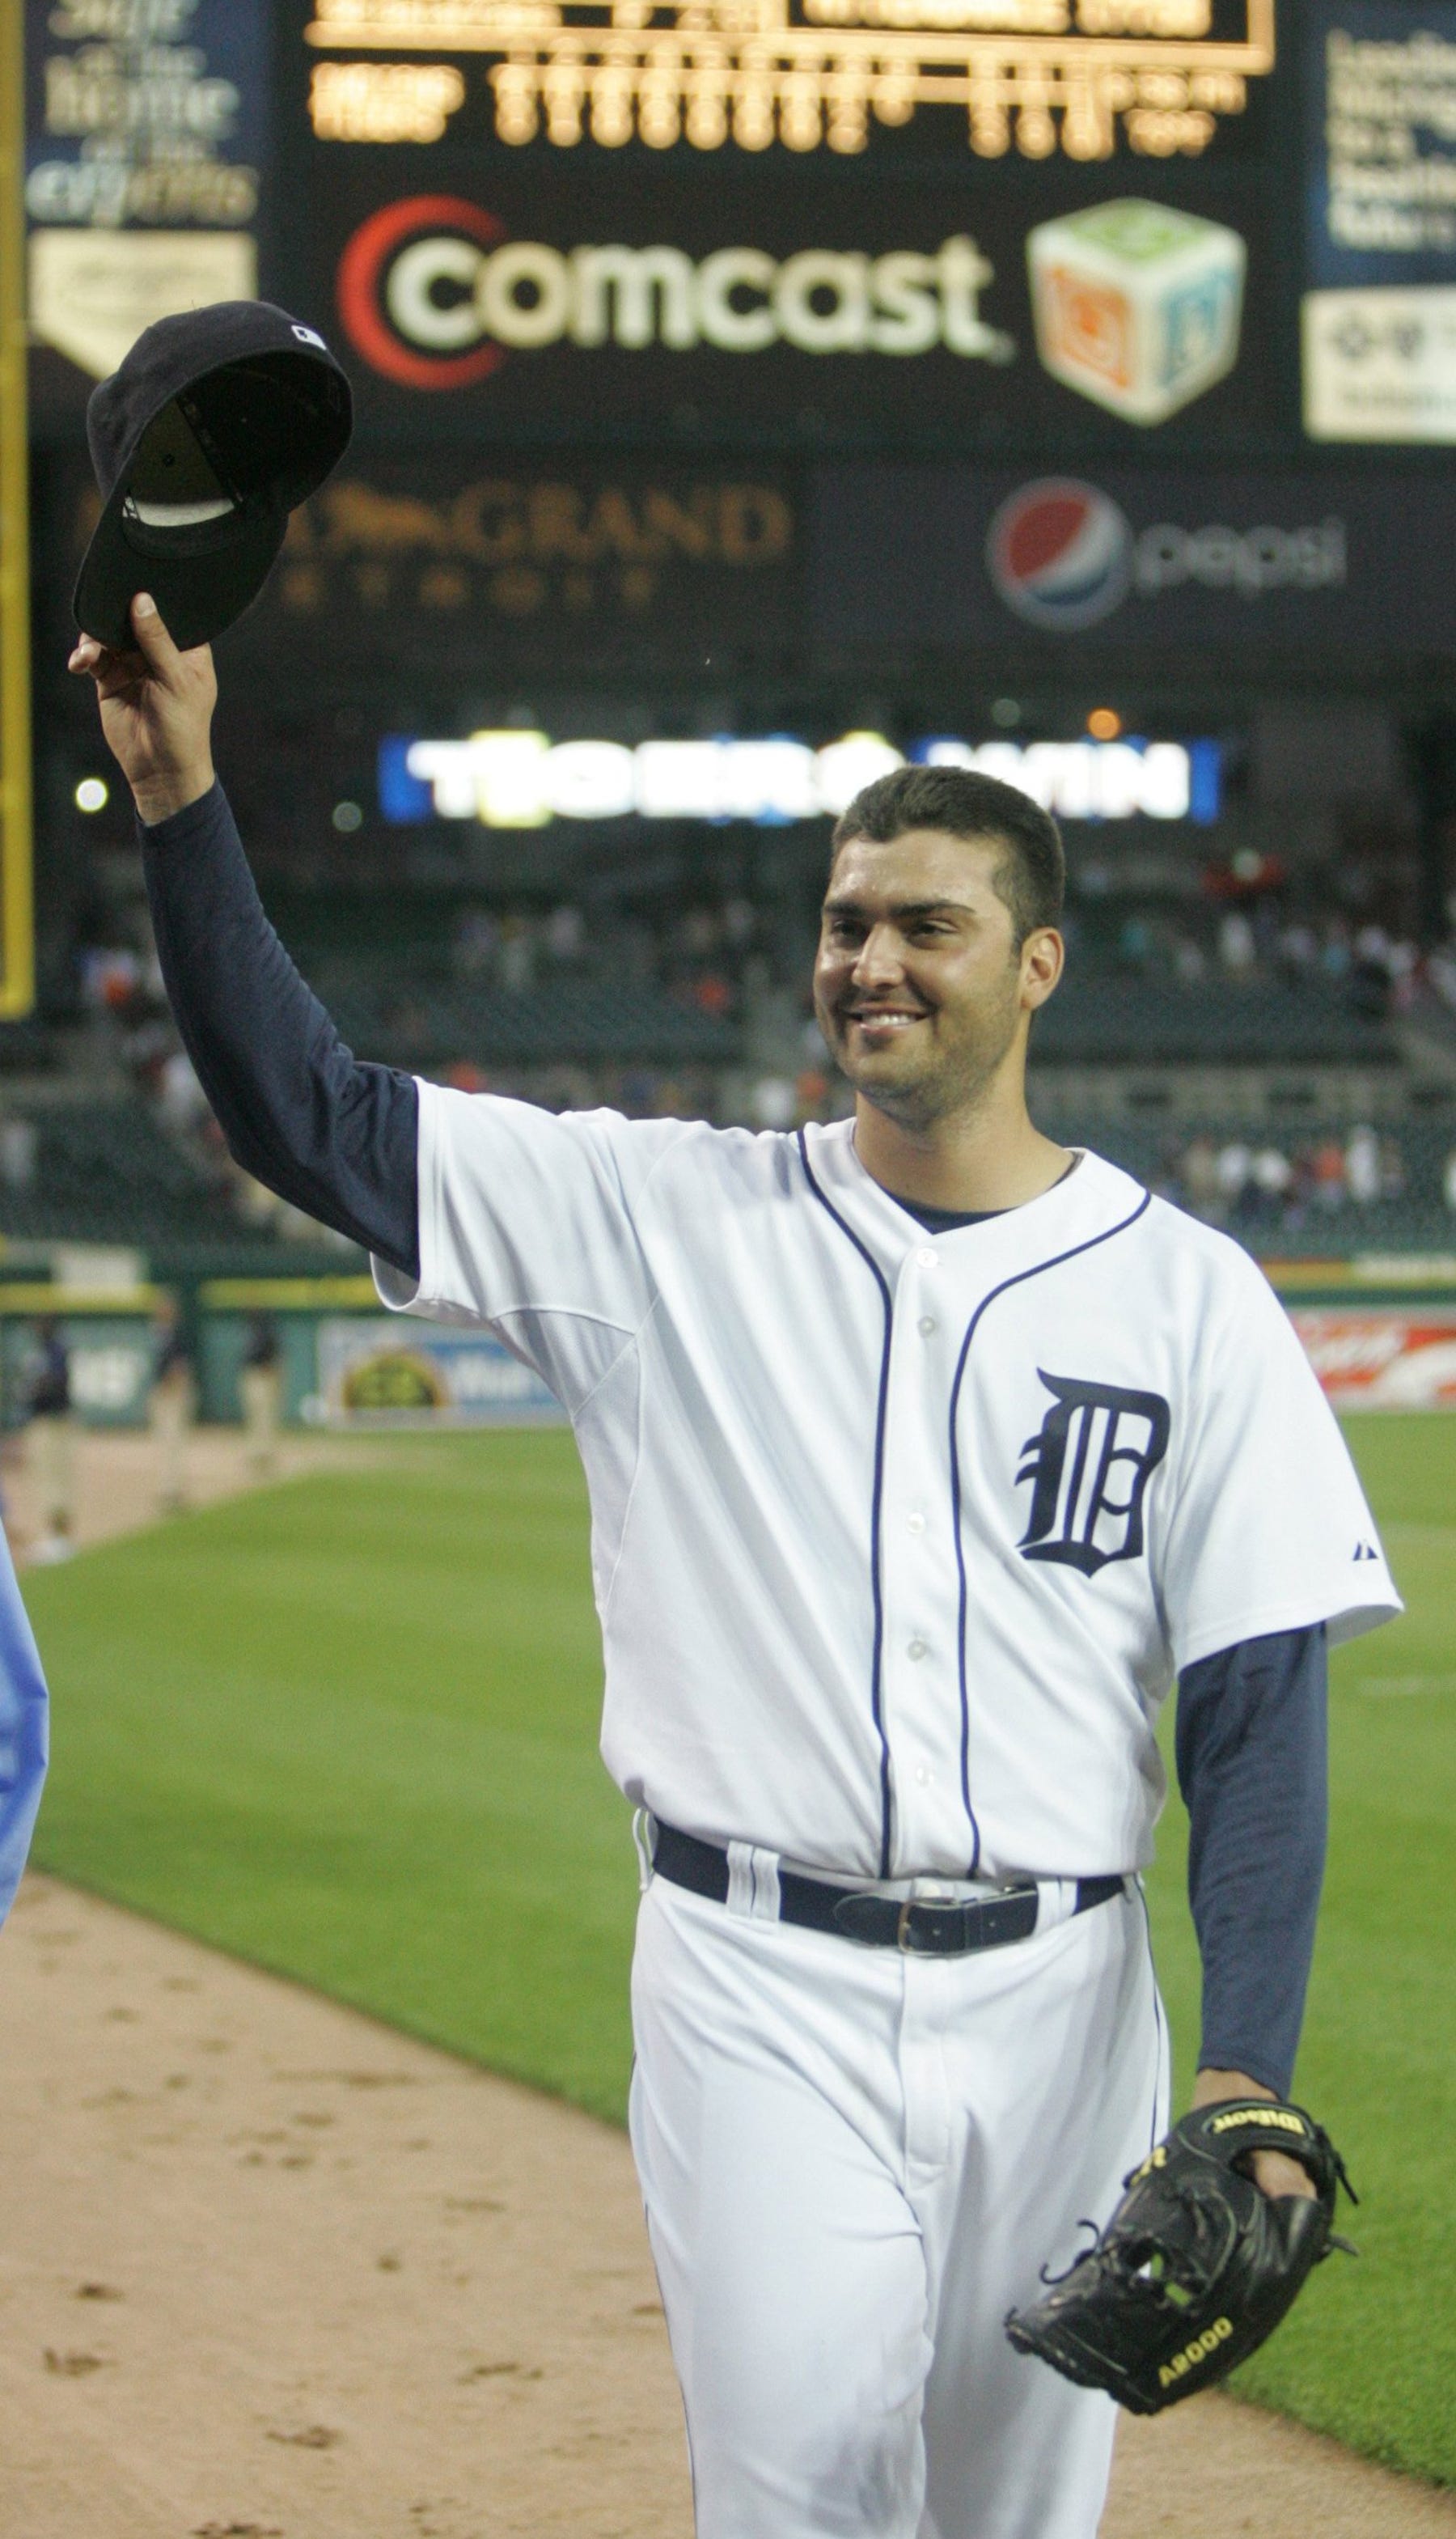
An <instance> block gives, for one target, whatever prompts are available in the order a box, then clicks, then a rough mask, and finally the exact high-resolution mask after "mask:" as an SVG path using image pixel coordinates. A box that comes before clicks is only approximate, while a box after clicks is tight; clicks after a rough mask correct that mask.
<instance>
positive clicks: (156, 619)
mask: <svg viewBox="0 0 1456 2539" xmlns="http://www.w3.org/2000/svg"><path fill="white" fill-rule="evenodd" d="M131 627H132V633H133V635H134V636H135V637H136V645H137V649H136V651H135V652H111V651H109V650H108V649H107V647H106V646H105V645H104V644H99V643H98V642H97V640H96V638H95V636H93V635H83V636H82V638H81V640H80V642H79V643H78V645H77V647H76V650H75V652H73V653H72V654H71V658H70V660H69V662H68V663H67V665H66V666H67V668H68V669H70V670H73V671H74V672H75V674H76V676H77V677H78V678H91V679H94V680H95V681H96V690H97V699H98V702H99V706H100V710H101V729H102V730H103V731H104V733H105V735H106V740H107V742H108V744H109V746H110V749H111V753H112V755H113V757H114V758H115V760H116V763H117V765H118V766H119V767H120V769H121V772H122V774H123V776H124V777H125V778H126V781H127V783H128V785H129V786H130V787H131V789H132V792H133V795H134V796H135V799H136V806H137V809H138V811H139V812H140V813H141V816H142V818H143V819H144V820H145V821H147V822H148V824H149V825H151V824H152V823H154V822H156V821H158V820H165V819H167V818H168V817H169V816H170V814H171V813H172V812H173V811H181V810H185V808H186V806H187V804H188V803H189V802H196V801H198V800H199V799H200V797H201V796H202V795H203V794H204V793H206V792H208V791H209V790H210V789H211V787H212V784H213V761H212V742H211V732H212V720H213V708H214V706H215V705H216V704H217V702H218V682H217V676H216V673H215V671H214V669H213V656H212V651H211V648H210V647H209V646H208V645H206V644H199V645H198V646H197V648H196V650H195V651H194V652H178V651H177V648H176V646H175V644H174V643H173V642H172V640H171V637H170V636H169V635H168V633H167V631H166V628H165V626H164V624H163V622H162V618H161V615H160V614H159V611H158V608H157V603H156V601H155V600H154V599H151V598H149V597H148V595H147V593H146V592H145V591H139V592H138V594H137V596H136V598H135V599H134V600H133V601H132V603H131Z"/></svg>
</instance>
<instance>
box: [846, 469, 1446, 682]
mask: <svg viewBox="0 0 1456 2539" xmlns="http://www.w3.org/2000/svg"><path fill="white" fill-rule="evenodd" d="M809 546H810V556H811V564H810V585H811V595H810V609H811V615H812V618H813V621H814V623H815V624H816V626H817V627H818V629H819V632H820V634H821V636H822V637H824V638H825V639H826V640H827V639H828V638H829V637H830V636H832V637H833V639H834V640H835V641H836V642H838V643H840V644H843V645H846V646H855V645H860V646H864V647H866V648H875V649H879V648H883V647H885V646H887V645H893V644H895V643H903V644H905V645H907V646H914V647H917V648H922V649H931V650H935V649H943V650H946V651H951V652H964V651H967V650H971V649H974V648H977V647H980V646H986V647H990V648H993V649H994V650H995V652H996V654H997V657H998V659H1005V658H1006V657H1008V656H1009V655H1010V654H1012V653H1020V654H1022V655H1026V654H1034V655H1035V656H1036V657H1038V658H1039V659H1040V661H1042V662H1043V663H1048V662H1051V661H1056V660H1065V659H1067V658H1068V657H1069V648H1071V647H1073V646H1075V645H1076V644H1077V643H1078V642H1079V641H1080V640H1081V639H1082V638H1083V637H1085V636H1086V635H1087V634H1089V633H1090V632H1093V631H1094V632H1095V635H1096V637H1097V639H1098V650H1099V652H1101V653H1102V655H1103V656H1104V657H1105V656H1106V655H1107V654H1109V653H1112V652H1118V653H1124V654H1127V655H1128V656H1131V657H1136V656H1137V655H1139V654H1144V655H1149V656H1152V657H1153V658H1154V659H1157V660H1161V659H1165V658H1167V657H1170V656H1172V655H1173V654H1175V653H1181V654H1184V655H1187V654H1190V653H1191V654H1197V655H1205V654H1207V653H1210V652H1217V653H1219V654H1222V655H1224V656H1225V657H1232V658H1233V659H1235V660H1238V661H1243V660H1245V659H1247V658H1248V657H1251V656H1252V655H1253V654H1254V653H1255V652H1258V651H1259V650H1260V649H1261V648H1264V647H1269V648H1271V649H1275V650H1278V651H1279V652H1283V653H1285V654H1290V653H1291V652H1292V653H1297V654H1298V656H1299V657H1300V658H1301V660H1303V661H1305V662H1307V661H1309V660H1311V659H1314V658H1323V659H1332V658H1338V657H1339V656H1341V655H1342V654H1343V655H1348V656H1349V657H1350V658H1351V659H1352V660H1353V661H1354V662H1355V663H1356V664H1357V665H1358V666H1359V667H1360V668H1362V669H1368V667H1369V664H1370V662H1371V659H1372V658H1376V657H1405V658H1411V657H1412V656H1418V657H1419V656H1422V655H1428V654H1433V653H1438V652H1449V651H1450V650H1451V649H1452V647H1453V646H1456V584H1453V583H1452V578H1451V571H1450V557H1451V554H1452V550H1453V546H1456V487H1452V486H1450V485H1448V484H1444V483H1442V482H1440V481H1439V480H1437V479H1435V478H1433V477H1430V478H1424V479H1422V480H1420V481H1417V482H1414V483H1411V484H1408V485H1405V486H1403V487H1402V489H1401V494H1400V499H1399V501H1398V502H1393V501H1392V500H1391V497H1390V494H1389V492H1388V491H1387V490H1384V489H1382V488H1381V487H1380V486H1379V485H1378V484H1371V483H1370V482H1369V481H1368V480H1367V479H1361V478H1357V477H1353V476H1346V475H1337V474H1326V473H1324V472H1322V471H1321V472H1319V473H1315V472H1312V471H1311V472H1309V473H1306V474H1303V475H1298V474H1291V475H1274V474H1270V475H1267V476H1266V475H1253V474H1244V473H1236V472H1234V471H1231V470H1230V471H1224V470H1213V469H1203V468H1199V469H1196V470H1193V469H1190V470H1187V471H1184V472H1181V473H1179V474H1176V475H1171V474H1169V475H1164V474H1161V473H1159V472H1156V471H1148V472H1144V471H1142V470H1132V469H1126V470H1115V469H1110V468H1109V469H1107V470H1096V471H1093V470H1088V471H1087V472H1086V473H1078V474H1075V475H1074V474H1072V473H1070V472H1069V473H1068V474H1066V475H1050V474H1042V475H1033V474H1030V473H1029V472H1022V473H1020V474H1014V473H1012V472H1010V471H1003V470H997V471H986V470H983V469H980V468H976V469H973V470H972V469H968V468H952V467H931V466H919V467H909V466H907V467H895V466H881V467H854V466H840V467H826V468H823V469H820V470H817V471H816V476H815V482H814V488H813V493H812V497H811V505H810V520H809Z"/></svg>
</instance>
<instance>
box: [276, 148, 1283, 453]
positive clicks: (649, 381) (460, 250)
mask: <svg viewBox="0 0 1456 2539" xmlns="http://www.w3.org/2000/svg"><path fill="white" fill-rule="evenodd" d="M381 160H382V161H383V165H384V169H385V170H387V172H388V174H389V176H390V178H391V179H392V182H391V184H390V185H389V187H388V188H387V190H384V191H382V192H381V188H380V184H379V174H380V164H379V163H380V161H381ZM942 164H943V163H942ZM330 166H331V169H332V170H333V172H335V181H334V182H333V183H331V184H330V186H329V187H328V189H327V192H326V193H324V192H323V191H322V190H320V191H319V192H318V193H317V195H316V197H315V202H314V209H313V217H312V219H311V220H310V221H308V222H307V223H300V224H299V229H298V236H297V240H296V247H297V251H298V255H299V256H300V257H301V258H302V259H303V261H302V262H301V263H300V264H298V266H295V267H292V268H290V269H288V270H286V271H284V272H282V273H280V274H279V275H278V276H277V277H276V279H275V284H274V296H277V297H279V298H282V299H284V300H285V302H286V303H287V305H289V306H292V307H296V308H298V309H299V312H300V313H301V314H303V315H304V316H306V317H307V318H308V319H309V320H310V321H311V322H312V323H314V324H315V325H318V326H320V327H321V328H322V329H323V330H324V331H325V332H326V333H327V334H328V335H329V336H330V339H331V340H332V341H334V342H335V343H336V344H337V345H338V348H339V350H340V353H341V355H342V356H343V358H344V359H345V360H346V361H347V362H348V364H349V366H350V370H351V373H352V376H353V377H354V381H355V386H356V395H357V402H358V413H359V422H360V429H361V432H362V434H363V436H364V441H365V442H366V443H367V442H373V443H374V444H376V445H377V444H380V443H388V442H390V441H394V442H396V443H402V442H408V443H411V444H418V443H420V442H422V441H424V440H451V439H453V440H456V441H460V442H468V443H470V444H472V445H474V446H479V445H480V443H481V442H482V441H483V440H491V439H494V438H496V437H498V438H499V439H500V440H501V441H503V442H509V443H513V444H517V445H518V444H521V443H523V442H530V441H533V440H534V441H537V442H547V443H550V442H561V443H565V442H569V441H573V440H574V441H576V442H578V443H580V442H581V441H583V440H588V439H591V440H595V441H598V442H608V443H615V444H618V445H633V444H635V445H638V446H657V447H664V446H674V445H677V446H696V447H719V448H721V447H725V446H736V447H739V448H763V449H773V448H779V449H785V450H797V451H799V452H802V453H809V452H815V451H820V450H829V449H840V450H852V449H855V448H863V449H867V450H868V449H873V448H877V447H883V446H887V445H890V446H898V447H906V446H909V447H913V446H920V447H922V448H936V447H939V448H942V449H946V448H956V449H964V448H966V447H976V448H979V449H981V450H983V451H985V452H987V453H990V452H993V451H996V450H999V449H1005V448H1006V447H1008V446H1014V445H1015V444H1016V443H1018V442H1022V443H1029V444H1033V445H1036V446H1050V447H1053V448H1055V447H1057V446H1061V447H1064V448H1067V449H1069V450H1070V449H1087V448H1091V449H1106V450H1108V451H1111V452H1114V453H1115V452H1117V451H1121V450H1135V451H1138V452H1142V451H1143V450H1146V449H1147V448H1149V447H1150V446H1171V447H1175V448H1178V449H1184V450H1194V449H1197V450H1204V449H1208V450H1213V449H1215V448H1218V449H1222V450H1224V451H1226V450H1228V449H1229V448H1230V447H1232V448H1235V449H1238V450H1240V451H1242V452H1244V453H1246V454H1248V455H1250V456H1257V455H1259V454H1261V453H1263V452H1265V451H1267V450H1272V449H1273V448H1275V447H1277V446H1282V445H1285V444H1287V443H1288V440H1289V437H1290V432H1291V428H1292V419H1293V380H1292V371H1291V377H1290V379H1289V381H1288V383H1287V382H1286V379H1285V377H1284V366H1283V364H1282V362H1281V358H1280V353H1279V347H1280V343H1281V340H1282V335H1283V337H1284V339H1285V340H1288V339H1289V337H1290V334H1291V324H1292V319H1291V316H1290V317H1289V318H1287V319H1286V320H1284V321H1282V320H1281V315H1280V307H1281V286H1280V283H1279V281H1278V275H1277V267H1276V260H1275V258H1274V257H1273V256H1272V254H1271V249H1270V231H1269V224H1268V221H1267V219H1266V216H1265V210H1264V199H1263V192H1262V187H1261V183H1260V180H1259V178H1258V176H1257V174H1256V173H1253V172H1247V171H1245V172H1239V171H1238V170H1237V169H1234V170H1231V171H1225V172H1220V171H1219V170H1216V169H1215V168H1213V167H1210V168H1208V169H1201V170H1199V171H1198V172H1197V174H1198V179H1199V181H1198V183H1197V185H1196V187H1194V186H1192V185H1190V184H1189V182H1188V181H1187V172H1183V176H1182V180H1181V181H1180V178H1179V177H1178V176H1177V175H1170V174H1169V172H1167V171H1166V170H1165V169H1163V168H1156V169H1155V168H1151V167H1150V166H1149V165H1148V164H1147V163H1146V162H1144V163H1127V164H1124V165H1121V166H1117V167H1113V168H1102V169H1098V170H1096V171H1094V172H1093V171H1088V170H1086V169H1074V168H1071V167H1069V166H1068V165H1066V164H1065V163H1057V164H1055V165H1052V166H1048V167H1044V168H1038V169H1036V170H1035V171H1028V170H1026V169H1024V168H1013V169H1010V170H1006V171H1002V170H1000V169H986V168H978V167H977V166H976V165H975V163H974V162H972V163H970V165H969V167H968V169H967V172H966V174H965V176H964V177H963V179H960V180H958V181H956V182H948V181H946V179H945V177H944V175H943V174H942V175H941V176H940V177H938V178H936V179H934V180H927V181H923V182H916V183H915V184H913V185H912V184H908V183H904V182H896V181H883V182H880V183H876V184H873V185H871V184H868V183H866V182H865V181H864V178H865V175H866V173H867V171H865V170H861V169H855V170H852V171H848V172H845V171H836V172H834V176H835V181H823V180H821V181H816V182H814V183H812V184H810V183H802V182H798V181H795V182H792V183H790V182H788V181H786V179H785V178H784V177H783V176H782V175H781V174H778V173H776V172H772V171H769V170H767V169H765V168H763V167H761V166H757V165H754V164H753V163H752V162H747V163H745V160H744V158H743V156H742V154H737V155H735V157H734V159H733V160H732V161H731V162H730V161H729V160H728V159H726V158H725V159H723V160H722V161H720V162H718V163H717V164H715V165H714V166H713V167H712V169H711V171H710V173H711V176H712V179H713V181H712V182H711V183H708V182H704V181H702V172H700V171H695V172H694V173H695V177H696V181H693V182H689V181H686V179H685V175H684V173H683V172H679V171H675V170H674V169H672V168H670V167H663V166H654V167H651V168H644V167H643V166H642V165H641V163H640V161H638V162H635V163H634V164H633V165H632V166H631V167H630V168H629V167H628V166H626V165H625V164H623V163H621V162H617V161H613V160H612V159H611V158H610V157H609V154H606V153H602V152H591V153H589V154H588V153H585V152H583V153H582V155H581V157H580V158H579V159H576V160H572V161H570V162H568V163H567V164H564V165H563V164H562V162H561V160H558V161H556V162H554V163H553V164H551V165H549V166H545V167H543V165H542V164H541V163H540V162H539V161H537V162H535V163H534V164H531V165H528V164H527V163H526V162H525V161H523V159H522V158H521V157H519V156H516V157H514V158H512V157H511V155H510V154H507V153H502V152H500V151H499V150H498V149H497V150H495V151H486V150H483V151H481V152H480V153H479V154H465V153H457V154H453V155H450V154H445V153H442V152H438V151H436V152H432V153H431V154H430V183H429V187H428V189H427V188H426V187H425V186H424V185H422V184H418V183H417V184H416V185H413V186H412V185H411V184H410V182H409V178H408V172H407V169H406V167H405V166H402V164H401V162H400V160H399V158H398V156H397V155H395V154H392V153H391V154H387V155H386V154H382V153H368V154H365V155H364V157H360V158H352V157H344V156H342V155H341V156H340V157H339V158H338V159H337V160H335V161H332V162H331V163H330ZM1174 195H1176V196H1177V197H1178V199H1171V197H1173V196H1174Z"/></svg>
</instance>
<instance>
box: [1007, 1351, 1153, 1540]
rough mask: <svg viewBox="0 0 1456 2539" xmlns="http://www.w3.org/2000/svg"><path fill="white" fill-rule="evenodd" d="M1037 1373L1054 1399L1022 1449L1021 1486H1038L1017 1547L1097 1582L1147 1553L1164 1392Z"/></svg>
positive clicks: (1041, 1370) (1032, 1492)
mask: <svg viewBox="0 0 1456 2539" xmlns="http://www.w3.org/2000/svg"><path fill="white" fill-rule="evenodd" d="M1036 1372H1037V1374H1038V1375H1039V1376H1040V1378H1041V1381H1042V1383H1043V1384H1044V1385H1045V1387H1046V1389H1047V1391H1048V1393H1050V1394H1051V1395H1052V1396H1053V1401H1052V1407H1051V1408H1050V1409H1049V1410H1048V1412H1047V1414H1046V1417H1045V1418H1044V1419H1043V1420H1042V1423H1041V1426H1040V1428H1039V1429H1038V1430H1037V1432H1036V1434H1035V1436H1034V1437H1028V1438H1027V1440H1026V1445H1025V1446H1024V1447H1023V1449H1022V1453H1023V1455H1024V1457H1025V1459H1026V1460H1025V1461H1024V1463H1023V1465H1022V1468H1021V1471H1020V1472H1019V1473H1018V1475H1017V1480H1018V1482H1019V1483H1020V1482H1022V1481H1029V1482H1030V1484H1031V1513H1030V1516H1029V1517H1028V1519H1027V1521H1026V1533H1025V1534H1024V1535H1023V1537H1022V1540H1021V1543H1020V1544H1019V1545H1018V1548H1019V1549H1020V1550H1021V1551H1022V1552H1023V1553H1024V1555H1025V1557H1026V1559H1027V1560H1064V1561H1065V1562H1066V1563H1067V1565H1068V1567H1069V1568H1072V1569H1080V1570H1081V1571H1082V1573H1083V1576H1084V1577H1086V1578H1091V1577H1092V1575H1093V1574H1094V1572H1095V1571H1097V1570H1098V1569H1102V1568H1105V1566H1106V1564H1107V1562H1108V1561H1109V1560H1136V1559H1137V1558H1138V1557H1139V1555H1140V1553H1141V1552H1142V1548H1143V1500H1144V1497H1145V1495H1146V1493H1147V1488H1148V1483H1149V1481H1150V1480H1151V1479H1152V1477H1153V1475H1154V1474H1155V1472H1156V1471H1157V1470H1158V1465H1159V1464H1160V1463H1161V1461H1162V1459H1163V1456H1164V1455H1165V1454H1166V1453H1167V1441H1168V1426H1169V1417H1168V1407H1167V1404H1166V1403H1165V1402H1164V1401H1163V1399H1162V1396H1161V1394H1160V1393H1129V1392H1127V1391H1125V1390H1124V1388H1123V1387H1122V1386H1121V1385H1118V1384H1084V1383H1082V1382H1081V1380H1080V1379H1079V1378H1078V1377H1077V1376H1071V1375H1048V1374H1047V1373H1046V1371H1045V1369H1044V1368H1043V1367H1038V1368H1037V1370H1036Z"/></svg>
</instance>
